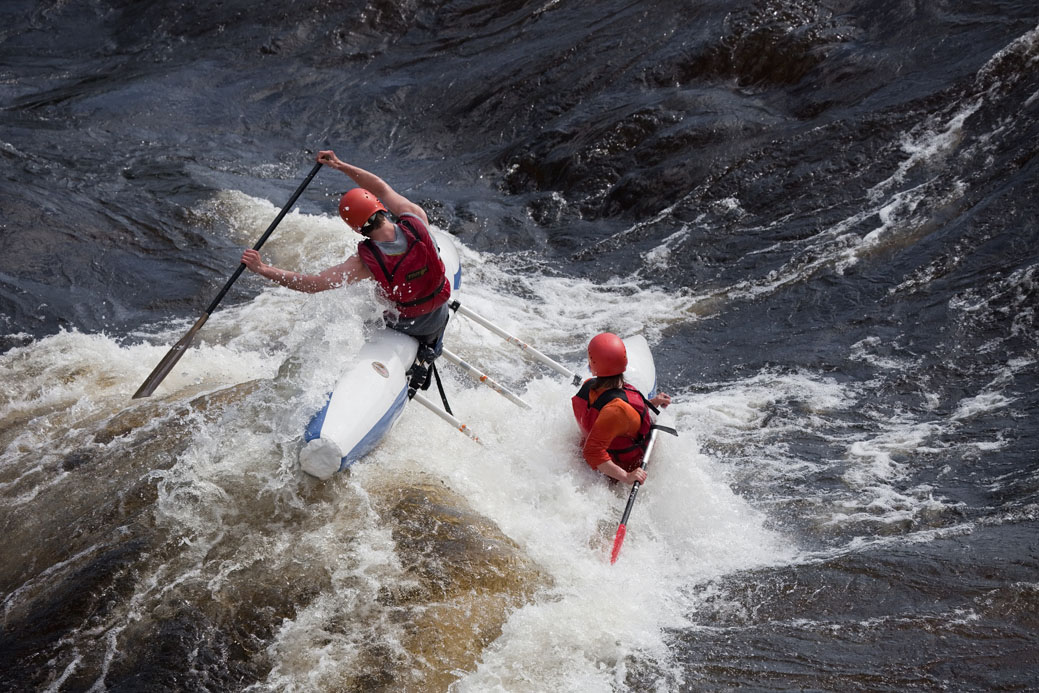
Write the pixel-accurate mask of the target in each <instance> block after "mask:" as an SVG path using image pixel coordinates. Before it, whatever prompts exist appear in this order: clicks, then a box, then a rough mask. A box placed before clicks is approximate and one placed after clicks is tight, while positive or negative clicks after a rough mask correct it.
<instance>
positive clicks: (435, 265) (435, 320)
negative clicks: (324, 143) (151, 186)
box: [242, 150, 451, 361]
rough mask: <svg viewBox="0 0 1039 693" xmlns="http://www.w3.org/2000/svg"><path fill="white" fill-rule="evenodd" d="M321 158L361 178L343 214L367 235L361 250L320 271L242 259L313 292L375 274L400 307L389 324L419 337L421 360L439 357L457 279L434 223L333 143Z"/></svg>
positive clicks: (247, 255)
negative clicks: (450, 271) (347, 159)
mask: <svg viewBox="0 0 1039 693" xmlns="http://www.w3.org/2000/svg"><path fill="white" fill-rule="evenodd" d="M317 160H318V162H320V163H322V164H324V165H325V166H329V167H331V168H334V169H337V170H339V171H342V172H343V173H345V174H346V175H347V176H349V177H350V178H351V179H353V181H354V182H355V183H356V184H357V185H358V186H359V187H357V188H354V189H352V190H350V191H348V192H347V193H346V194H345V195H343V196H342V198H341V199H340V201H339V216H341V217H342V218H343V221H345V222H346V223H347V224H348V225H349V226H350V228H352V229H353V230H354V231H356V232H357V233H359V234H361V235H362V236H364V237H365V239H364V240H363V241H361V243H360V244H359V245H358V247H357V253H356V254H355V255H352V256H351V257H350V258H349V259H348V260H347V261H346V262H344V263H342V264H340V265H336V266H335V267H329V268H328V269H326V270H324V271H322V272H320V273H318V274H304V273H302V272H292V271H289V270H283V269H279V268H277V267H274V266H272V265H267V264H264V263H263V261H262V260H261V258H260V254H259V253H258V252H257V251H255V250H246V251H245V252H244V253H243V254H242V264H244V265H245V266H246V267H247V268H249V270H251V271H253V272H255V273H256V274H259V275H260V276H262V277H266V278H267V279H270V280H272V281H274V282H277V283H278V284H281V285H282V286H285V287H288V288H290V289H295V290H296V291H303V292H306V293H317V292H319V291H327V290H328V289H335V288H337V287H340V286H343V285H344V284H352V283H354V282H358V281H360V280H362V279H374V280H375V281H376V282H377V283H378V284H379V287H380V288H381V289H382V291H383V293H384V294H385V295H386V296H387V297H388V298H389V299H390V300H391V301H393V302H394V304H395V305H396V308H397V315H396V316H389V326H390V327H392V328H393V329H395V330H398V331H400V332H403V333H405V334H408V335H411V336H412V337H415V338H416V339H417V340H418V341H419V344H420V345H421V346H420V350H419V360H422V361H431V360H432V358H433V357H435V356H436V355H438V353H439V349H440V338H441V337H442V336H443V334H444V328H445V327H446V326H447V320H448V317H449V315H450V313H449V308H448V307H447V301H448V299H449V298H450V297H451V282H450V280H449V279H448V278H447V276H446V275H445V269H444V263H443V261H441V259H440V254H439V249H438V248H437V246H436V243H435V242H434V241H433V238H432V236H430V233H429V229H428V228H427V227H428V225H429V219H428V218H427V217H426V212H425V211H424V210H423V209H422V208H421V207H419V206H418V205H417V204H415V203H414V202H412V201H411V200H409V199H407V198H406V197H404V196H403V195H401V194H400V193H398V192H397V191H396V190H394V189H393V188H392V187H390V185H389V184H388V183H387V182H386V181H384V180H383V179H382V178H380V177H379V176H377V175H375V174H374V173H371V172H369V171H365V170H364V169H362V168H358V167H357V166H354V165H352V164H348V163H346V162H345V161H342V160H340V159H339V157H337V156H336V155H335V152H333V151H331V150H326V151H322V152H319V153H318V155H317Z"/></svg>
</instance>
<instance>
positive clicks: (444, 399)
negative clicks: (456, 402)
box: [430, 361, 677, 435]
mask: <svg viewBox="0 0 1039 693" xmlns="http://www.w3.org/2000/svg"><path fill="white" fill-rule="evenodd" d="M430 368H432V369H433V377H434V378H436V379H437V389H438V390H440V400H441V401H442V402H443V403H444V411H446V412H447V413H448V414H451V415H452V416H453V415H454V412H452V411H451V405H450V404H448V403H447V393H446V392H444V384H443V383H442V382H440V371H438V370H437V363H436V361H434V362H433V363H432V365H431V366H430ZM676 435H677V434H676Z"/></svg>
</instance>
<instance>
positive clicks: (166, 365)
mask: <svg viewBox="0 0 1039 693" xmlns="http://www.w3.org/2000/svg"><path fill="white" fill-rule="evenodd" d="M322 166H324V164H320V163H319V164H314V168H312V169H310V173H308V174H307V177H306V178H304V179H303V182H302V183H300V184H299V187H298V188H296V192H294V193H292V197H290V198H289V201H288V202H286V203H285V206H284V207H282V208H281V211H280V212H278V216H276V217H275V218H274V221H272V222H271V225H270V226H268V227H267V230H266V231H264V232H263V235H262V236H260V240H258V241H256V244H255V245H253V250H259V249H260V248H261V247H262V246H263V244H264V243H266V242H267V239H268V238H270V236H271V234H272V233H274V229H275V228H277V226H278V224H280V223H281V220H282V219H284V218H285V215H286V214H288V213H289V210H290V209H292V206H293V205H294V204H296V200H298V199H299V196H300V195H302V194H303V191H304V190H305V189H306V187H307V186H308V185H310V181H312V180H314V176H316V175H317V172H318V171H320V170H321V167H322ZM244 271H245V263H240V264H239V265H238V269H236V270H235V272H234V274H232V275H231V278H230V279H228V280H227V283H226V284H224V288H222V289H220V293H218V294H217V295H216V298H214V299H213V302H212V303H210V304H209V307H208V308H206V312H205V313H204V314H203V315H202V317H201V318H199V319H198V321H197V322H196V323H195V324H194V325H192V326H191V329H190V330H188V332H187V334H185V335H184V336H183V337H181V339H180V341H179V342H177V343H176V344H174V345H173V348H172V349H170V350H169V352H167V354H166V356H164V357H163V359H162V360H161V361H159V364H158V365H157V366H156V367H155V370H153V371H152V372H151V374H150V375H149V376H148V377H147V378H146V379H145V381H144V382H143V383H142V384H141V387H140V388H139V389H138V390H137V392H136V393H134V396H133V398H134V399H139V398H141V397H148V396H149V395H151V394H152V393H153V392H155V388H157V387H158V386H159V383H161V382H162V381H163V380H164V379H165V378H166V376H167V375H169V373H170V371H171V370H173V367H174V366H175V365H176V364H177V361H180V357H181V356H183V355H184V352H185V351H187V349H188V347H189V346H190V345H191V341H192V340H193V339H194V338H195V333H197V332H198V331H199V330H200V329H202V326H203V325H205V324H206V320H208V319H209V316H210V315H211V314H212V313H213V311H214V310H216V307H217V306H218V305H220V302H221V301H222V300H224V296H226V295H227V292H228V290H229V289H230V288H231V285H232V284H234V283H235V282H236V281H237V280H238V277H240V276H242V272H244Z"/></svg>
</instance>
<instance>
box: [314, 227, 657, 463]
mask: <svg viewBox="0 0 1039 693" xmlns="http://www.w3.org/2000/svg"><path fill="white" fill-rule="evenodd" d="M431 233H432V235H433V239H434V240H435V241H436V243H437V245H438V247H439V249H440V257H441V259H442V260H443V262H444V267H445V269H446V271H447V276H448V277H450V278H451V282H452V283H451V290H452V297H454V296H457V294H458V291H459V289H460V288H461V283H462V270H461V263H460V261H459V257H458V249H457V248H456V247H455V244H454V243H455V242H454V238H453V237H452V236H450V235H448V234H446V233H444V232H442V231H437V230H432V231H431ZM449 305H450V307H451V309H452V310H453V311H454V312H455V313H456V314H461V315H463V316H465V317H466V318H468V319H470V320H472V321H474V322H476V323H477V324H479V325H481V326H483V327H485V328H486V329H488V330H490V331H492V332H494V333H495V334H497V335H499V336H500V337H502V338H504V339H505V340H506V341H508V342H509V343H511V344H513V345H515V346H517V347H519V348H520V349H521V350H522V351H523V353H524V354H525V355H527V356H528V357H530V358H532V359H534V360H536V361H539V362H540V363H542V364H543V365H546V366H548V367H550V368H552V369H553V370H555V371H557V372H558V373H561V374H562V375H565V376H566V377H567V378H568V379H569V380H571V381H572V383H573V384H574V386H575V387H576V386H579V385H580V384H581V378H580V377H578V376H577V375H576V374H575V373H573V372H572V371H570V370H569V369H567V368H566V367H565V366H562V365H561V364H559V363H557V362H555V361H553V360H552V359H550V358H548V357H547V356H545V355H544V354H542V353H541V352H539V351H538V350H537V349H534V348H533V347H531V346H530V345H529V344H526V343H524V342H522V341H520V340H519V339H516V338H515V337H513V336H512V335H510V334H508V333H506V332H505V331H503V330H502V329H501V328H499V327H498V326H496V325H494V324H493V323H491V322H490V321H489V320H486V319H485V318H483V317H481V316H479V315H477V314H476V313H474V312H472V311H471V310H468V309H467V308H465V307H464V306H462V305H461V303H460V302H459V301H458V300H457V299H455V300H452V302H451V303H450V304H449ZM624 343H625V345H626V347H627V350H628V371H627V373H626V377H627V378H628V380H629V382H631V383H632V384H633V385H635V386H636V387H638V388H639V389H640V390H641V391H642V392H646V393H649V395H648V396H649V397H652V396H653V394H654V392H655V389H656V370H655V368H654V364H653V355H652V353H651V352H650V350H649V345H648V344H647V343H646V340H645V338H644V337H642V336H641V335H638V336H634V337H628V338H627V339H625V340H624ZM417 352H418V341H417V340H416V339H415V338H414V337H410V336H408V335H406V334H403V333H400V332H397V331H396V330H392V329H390V328H381V329H379V330H378V331H377V332H376V333H375V334H374V335H373V336H372V337H371V338H370V339H369V340H368V341H367V342H366V343H365V345H364V346H363V347H362V348H361V350H360V352H358V354H357V359H356V361H355V362H354V363H353V364H352V365H351V366H350V367H348V368H347V369H346V370H345V371H344V372H343V373H342V375H341V376H340V377H339V379H338V380H337V381H336V384H335V387H334V388H333V390H332V392H331V393H330V394H329V397H328V401H327V403H326V404H325V406H324V407H323V408H322V409H321V410H320V411H318V412H317V413H316V414H315V415H314V416H313V417H312V419H311V421H310V424H309V425H308V426H307V428H306V431H305V432H304V436H303V438H304V444H303V447H302V449H301V450H300V453H299V462H300V468H301V469H302V470H303V471H304V472H306V473H307V474H310V475H311V476H315V477H317V478H319V479H328V478H330V477H331V476H332V475H333V474H335V473H336V472H338V471H342V470H344V469H347V468H348V467H350V466H351V465H352V464H353V463H354V462H356V461H358V460H359V459H361V458H362V457H364V456H365V455H367V454H368V453H369V452H371V450H372V449H373V448H374V447H375V446H376V445H378V443H379V441H381V440H382V438H383V437H384V436H385V435H386V434H387V433H388V432H389V431H390V429H391V428H392V427H393V425H394V424H395V423H396V422H397V420H398V419H399V418H400V416H401V414H402V413H403V412H404V409H405V407H406V405H407V404H408V402H409V401H411V400H415V401H417V402H419V403H420V404H421V405H422V406H424V407H426V408H428V409H429V410H430V411H432V412H433V413H435V414H436V415H437V416H439V417H441V418H442V419H444V420H445V421H447V422H448V423H450V424H452V425H453V426H455V428H457V429H459V430H460V431H462V432H463V433H465V434H466V435H468V436H469V437H470V438H472V439H473V440H475V441H477V442H479V438H477V437H476V435H475V434H474V433H473V432H472V431H471V430H470V429H469V428H468V427H467V426H466V425H465V424H464V423H462V422H461V421H459V420H458V419H456V418H454V416H453V415H452V414H451V412H450V409H446V400H445V403H444V404H445V409H442V408H441V407H439V406H438V405H436V404H434V403H433V402H431V401H429V400H428V399H426V397H425V396H423V394H422V393H421V392H418V391H417V390H416V389H415V388H414V387H413V386H412V385H411V384H410V383H409V377H408V370H409V369H410V368H411V365H412V364H413V363H414V362H415V358H416V354H417ZM442 356H443V357H444V359H445V360H446V361H448V362H450V363H452V364H454V365H456V366H458V367H459V368H461V369H462V370H464V371H465V372H466V373H467V374H469V375H471V376H472V377H473V378H475V379H476V380H477V381H479V382H480V383H482V384H484V385H487V386H488V387H491V388H493V389H494V390H496V391H497V392H499V393H500V394H502V395H503V396H505V397H506V398H508V399H510V400H511V401H512V402H514V403H515V404H517V405H518V406H521V407H524V408H529V405H527V403H526V402H524V401H523V399H521V398H520V397H519V396H518V395H516V394H515V393H512V392H510V391H509V390H507V389H506V388H504V387H502V386H501V385H499V384H498V383H497V382H495V381H494V380H492V379H491V378H490V377H488V376H487V375H486V374H484V373H482V372H480V371H479V370H478V369H477V368H475V367H474V366H472V365H470V364H468V363H466V362H465V361H464V360H462V359H461V358H459V357H458V356H457V355H455V354H454V353H453V352H452V351H451V350H449V349H447V348H444V349H443V352H442ZM359 395H361V396H359Z"/></svg>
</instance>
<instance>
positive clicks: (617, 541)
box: [610, 525, 628, 564]
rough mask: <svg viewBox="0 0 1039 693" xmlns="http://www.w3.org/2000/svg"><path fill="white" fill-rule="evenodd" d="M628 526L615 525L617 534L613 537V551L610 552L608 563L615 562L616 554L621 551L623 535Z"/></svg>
mask: <svg viewBox="0 0 1039 693" xmlns="http://www.w3.org/2000/svg"><path fill="white" fill-rule="evenodd" d="M627 532H628V528H627V527H625V526H624V525H620V526H619V527H617V536H615V537H614V538H613V551H611V552H610V563H611V564H612V563H616V562H617V556H619V555H620V552H621V544H623V543H624V535H625V534H627Z"/></svg>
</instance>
